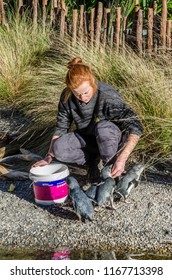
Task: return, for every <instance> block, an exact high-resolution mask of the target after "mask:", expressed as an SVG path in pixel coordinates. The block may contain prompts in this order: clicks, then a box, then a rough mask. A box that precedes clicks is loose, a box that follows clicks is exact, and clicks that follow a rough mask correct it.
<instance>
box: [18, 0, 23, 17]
mask: <svg viewBox="0 0 172 280" xmlns="http://www.w3.org/2000/svg"><path fill="white" fill-rule="evenodd" d="M22 8H23V0H19V2H18V9H17V13H18V15H19V14H21V10H22Z"/></svg>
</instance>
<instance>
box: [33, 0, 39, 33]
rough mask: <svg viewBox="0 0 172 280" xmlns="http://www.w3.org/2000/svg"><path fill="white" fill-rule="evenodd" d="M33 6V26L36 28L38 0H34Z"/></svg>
mask: <svg viewBox="0 0 172 280" xmlns="http://www.w3.org/2000/svg"><path fill="white" fill-rule="evenodd" d="M32 6H33V27H34V29H36V28H37V21H38V0H32Z"/></svg>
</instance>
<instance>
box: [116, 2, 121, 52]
mask: <svg viewBox="0 0 172 280" xmlns="http://www.w3.org/2000/svg"><path fill="white" fill-rule="evenodd" d="M120 21H121V7H117V8H116V19H115V35H114V44H115V47H116V50H117V51H119V45H120Z"/></svg>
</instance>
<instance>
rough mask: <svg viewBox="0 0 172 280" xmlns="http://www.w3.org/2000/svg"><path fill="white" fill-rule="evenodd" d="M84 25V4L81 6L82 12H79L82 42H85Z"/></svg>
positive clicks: (79, 33) (80, 38) (79, 34)
mask: <svg viewBox="0 0 172 280" xmlns="http://www.w3.org/2000/svg"><path fill="white" fill-rule="evenodd" d="M83 26H84V5H81V6H80V13H79V32H78V36H79V42H80V44H82V42H83Z"/></svg>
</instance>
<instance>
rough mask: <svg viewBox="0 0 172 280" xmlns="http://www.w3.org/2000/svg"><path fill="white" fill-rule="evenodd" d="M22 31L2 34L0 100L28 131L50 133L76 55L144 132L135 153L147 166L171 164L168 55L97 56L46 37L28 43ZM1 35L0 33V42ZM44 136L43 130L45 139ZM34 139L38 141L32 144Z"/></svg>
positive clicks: (98, 53)
mask: <svg viewBox="0 0 172 280" xmlns="http://www.w3.org/2000/svg"><path fill="white" fill-rule="evenodd" d="M23 28H24V27H23ZM24 30H25V29H22V28H21V27H18V29H16V30H15V31H14V30H13V32H14V33H8V34H6V35H5V37H4V38H3V40H2V41H1V43H0V61H1V62H0V95H1V96H3V100H6V101H9V100H12V102H15V104H16V106H17V107H18V108H19V109H22V111H23V112H24V114H26V115H27V116H29V117H31V119H32V124H33V127H32V128H33V129H35V128H36V129H38V127H39V129H45V128H47V127H50V128H51V129H52V127H53V126H54V125H55V120H56V114H57V104H58V99H59V96H60V93H61V91H62V89H63V88H64V87H65V84H64V79H65V75H66V71H67V68H66V65H67V63H68V61H69V60H70V59H72V58H73V57H75V56H78V55H79V56H81V58H82V59H83V61H84V62H85V63H86V64H88V65H90V67H91V68H92V69H93V71H94V73H95V75H96V77H97V79H99V80H101V81H104V82H107V83H109V84H111V85H113V86H114V87H115V88H116V89H117V90H118V91H119V92H120V93H121V95H122V96H123V98H124V100H125V101H126V102H127V103H128V104H129V105H130V106H131V107H132V108H133V109H134V110H135V111H136V112H137V113H138V115H139V117H140V119H141V121H142V123H143V125H144V129H145V131H144V136H143V138H142V140H141V141H140V143H139V145H138V146H137V149H136V150H135V153H136V154H137V155H139V156H141V157H142V158H144V157H145V158H146V159H150V161H155V160H157V159H171V151H172V140H171V139H172V129H171V128H172V94H171V88H172V79H171V78H172V77H171V76H172V75H171V74H172V69H171V64H170V61H171V56H170V55H163V56H161V57H160V58H156V59H154V58H150V57H148V58H141V57H138V56H137V55H136V54H135V53H134V52H132V51H131V50H126V52H125V53H122V52H121V53H117V52H115V51H114V50H113V51H112V50H110V49H108V48H106V51H104V50H103V49H101V50H100V51H98V50H97V49H96V48H87V47H86V46H85V45H80V44H79V43H77V45H76V46H71V44H70V41H69V40H68V39H66V40H65V41H61V40H60V39H59V38H58V37H57V34H55V36H54V38H53V37H51V44H50V42H49V41H48V39H47V40H46V38H48V35H44V36H43V35H41V34H36V35H35V34H34V33H31V34H29V37H30V38H29V37H27V34H26V32H25V31H24ZM9 32H12V31H9ZM21 32H22V36H21V34H20V33H21ZM30 32H31V30H30ZM32 32H33V31H32ZM27 33H28V28H27ZM2 34H4V32H3V31H2V30H0V39H1V38H2ZM23 34H24V35H23ZM38 35H39V36H40V37H39V36H38ZM25 36H26V37H25ZM42 36H43V37H42ZM11 46H12V49H11ZM15 46H16V47H15ZM40 54H41V55H40ZM34 124H35V126H34ZM49 137H50V131H49V130H47V139H49ZM40 139H41V136H40V138H39V137H38V139H37V141H38V142H39V141H41V140H40ZM38 142H37V143H35V144H34V143H33V145H35V147H38V146H39V151H40V153H41V154H43V153H44V151H46V150H47V141H46V134H44V142H43V141H42V142H41V144H40V143H38ZM45 143H46V144H45Z"/></svg>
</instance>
